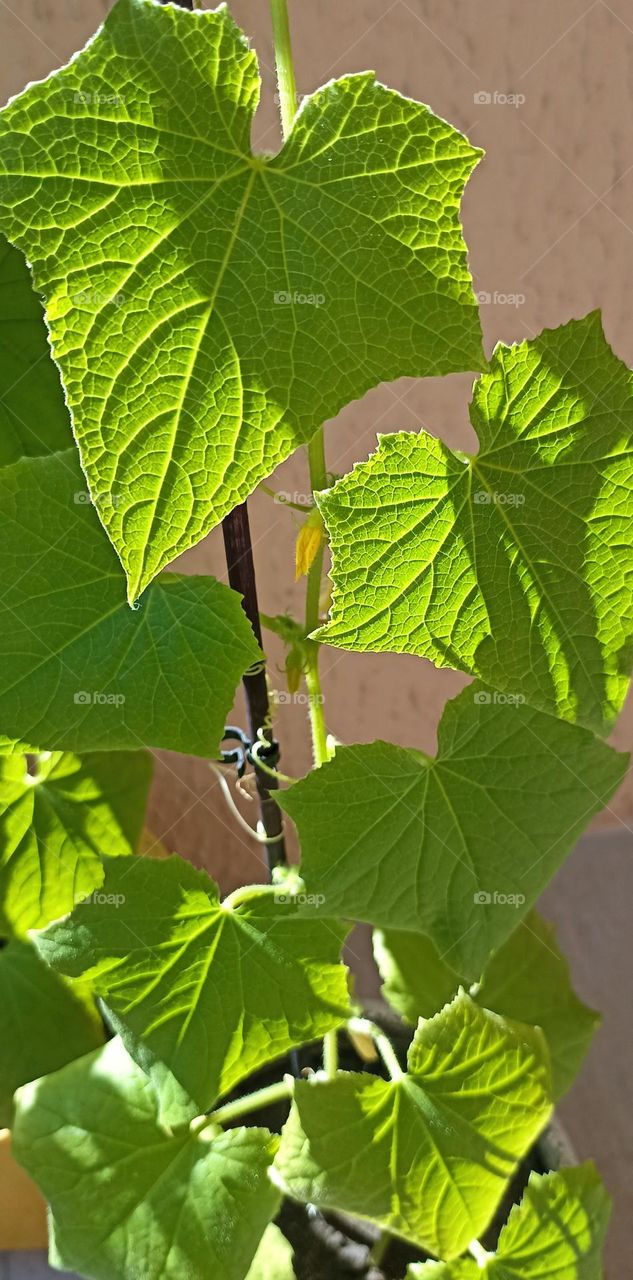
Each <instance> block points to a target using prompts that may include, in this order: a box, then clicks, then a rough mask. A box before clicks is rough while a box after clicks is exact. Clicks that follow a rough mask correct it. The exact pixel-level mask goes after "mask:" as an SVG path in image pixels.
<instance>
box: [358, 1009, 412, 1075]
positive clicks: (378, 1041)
mask: <svg viewBox="0 0 633 1280" xmlns="http://www.w3.org/2000/svg"><path fill="white" fill-rule="evenodd" d="M348 1026H349V1029H350V1031H357V1032H359V1034H360V1035H366V1036H371V1038H372V1040H373V1041H374V1044H375V1046H376V1048H377V1050H378V1052H379V1054H380V1056H381V1058H382V1060H383V1062H384V1064H385V1067H386V1068H387V1072H388V1074H389V1077H390V1079H391V1080H401V1079H402V1077H403V1075H404V1072H403V1070H402V1067H401V1066H400V1063H399V1062H398V1059H397V1057H396V1051H395V1049H394V1047H393V1045H392V1043H391V1040H390V1039H389V1037H388V1036H387V1035H385V1032H384V1031H382V1030H381V1028H380V1027H378V1026H377V1025H376V1023H375V1022H370V1021H369V1019H368V1018H350V1020H349V1023H348Z"/></svg>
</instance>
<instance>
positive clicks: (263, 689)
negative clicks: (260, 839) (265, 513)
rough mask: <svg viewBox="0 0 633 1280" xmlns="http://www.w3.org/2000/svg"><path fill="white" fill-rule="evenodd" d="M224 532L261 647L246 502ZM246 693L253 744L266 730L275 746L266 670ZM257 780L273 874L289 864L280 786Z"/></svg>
mask: <svg viewBox="0 0 633 1280" xmlns="http://www.w3.org/2000/svg"><path fill="white" fill-rule="evenodd" d="M222 532H223V534H224V547H225V551H226V564H227V569H228V574H229V584H230V585H231V586H232V587H233V590H234V591H239V593H240V595H241V596H242V604H243V607H244V612H245V614H246V617H247V618H248V620H249V622H250V624H251V626H252V628H253V631H254V632H255V638H256V640H257V643H258V644H259V645H260V646H261V645H262V632H261V627H260V623H259V607H258V604H257V586H256V583H255V565H254V563H253V547H252V544H251V530H250V525H249V520H248V508H247V505H246V503H245V502H243V503H242V504H241V506H239V507H236V508H235V510H234V511H232V512H231V514H230V515H228V516H225V517H224V520H223V521H222ZM244 693H245V694H246V705H247V708H248V721H249V732H250V738H251V742H256V741H257V737H258V734H259V731H260V730H262V732H263V736H264V737H265V738H266V740H267V742H272V733H271V728H270V704H269V701H268V686H267V684H266V672H265V670H263V669H262V670H261V671H258V672H257V673H256V674H254V675H245V676H244ZM255 778H256V780H257V793H258V795H259V806H260V810H261V815H262V824H263V827H264V830H265V832H266V835H267V836H268V837H269V838H270V837H271V836H272V837H278V839H276V840H275V842H274V844H269V845H267V846H266V849H267V853H268V865H269V867H270V869H271V870H272V868H273V867H275V866H279V864H282V863H285V861H286V850H285V845H284V837H283V828H282V820H281V812H280V810H279V809H278V807H277V805H276V804H275V801H274V800H273V799H272V797H271V795H270V792H271V791H272V790H274V789H275V787H276V785H277V784H276V782H275V780H274V779H273V778H271V776H270V774H266V773H263V772H262V770H260V769H258V768H257V767H256V766H255Z"/></svg>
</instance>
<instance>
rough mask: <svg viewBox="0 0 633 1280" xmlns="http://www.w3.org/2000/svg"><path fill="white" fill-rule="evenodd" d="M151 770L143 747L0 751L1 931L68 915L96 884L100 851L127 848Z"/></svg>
mask: <svg viewBox="0 0 633 1280" xmlns="http://www.w3.org/2000/svg"><path fill="white" fill-rule="evenodd" d="M151 776H152V762H151V758H150V757H149V756H148V755H146V754H145V753H144V752H142V751H133V752H125V753H123V752H116V751H113V752H105V753H103V754H99V753H94V754H92V755H86V756H84V757H83V758H81V759H79V758H78V757H77V756H73V755H62V754H60V753H55V754H45V755H44V756H40V757H39V758H38V760H37V766H36V769H35V771H34V773H29V772H28V769H27V760H26V758H25V757H24V756H20V755H11V756H6V757H5V758H4V759H2V758H0V932H6V933H9V934H12V933H15V934H25V933H26V932H27V931H28V930H29V929H41V928H42V927H43V926H44V925H46V924H48V923H49V922H50V921H51V920H55V919H57V918H58V917H59V916H63V915H67V913H68V912H69V911H72V909H73V907H74V906H75V905H76V904H77V903H78V902H80V901H81V900H82V899H84V898H85V897H86V896H87V895H89V894H90V893H92V891H93V890H94V889H97V888H98V886H99V885H100V884H101V883H102V880H103V863H102V862H101V857H100V855H101V854H106V855H109V856H112V857H114V856H118V855H124V854H131V853H134V852H135V850H136V847H137V844H138V840H139V837H140V834H141V830H142V827H143V819H144V815H145V806H146V803H147V793H148V789H149V784H150V781H151Z"/></svg>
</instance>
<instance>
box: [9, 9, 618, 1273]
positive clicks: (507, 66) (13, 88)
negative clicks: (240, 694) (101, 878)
mask: <svg viewBox="0 0 633 1280" xmlns="http://www.w3.org/2000/svg"><path fill="white" fill-rule="evenodd" d="M109 7H110V3H109V0H10V3H9V2H8V0H0V18H1V20H2V49H3V54H4V60H3V67H2V71H1V73H0V96H1V97H2V99H3V100H4V98H5V97H7V96H8V95H9V94H11V93H15V92H17V91H18V90H19V89H20V88H21V87H22V86H23V85H24V83H25V82H26V81H28V80H34V79H38V78H40V77H42V76H43V75H45V74H47V73H48V72H49V71H50V70H51V69H52V68H53V67H55V66H58V65H59V64H60V63H62V62H64V61H65V60H66V59H67V57H68V56H69V54H70V53H71V52H72V51H74V50H75V49H76V48H78V47H79V46H80V45H81V44H82V43H83V42H84V40H85V39H86V38H87V37H88V36H89V35H90V34H91V33H92V32H93V31H94V29H95V27H96V26H97V24H98V22H99V21H100V20H101V18H102V17H103V16H104V14H105V12H107V10H108V9H109ZM231 7H232V11H233V13H234V15H235V17H236V18H237V20H238V21H239V22H240V23H241V25H242V26H243V27H244V28H245V30H246V31H247V32H248V33H249V34H250V35H251V36H252V37H253V39H254V41H255V43H256V47H257V49H258V52H259V54H260V58H261V62H262V75H263V98H262V106H261V108H260V112H259V115H258V119H257V126H256V142H257V144H258V145H259V146H260V147H262V148H264V149H269V150H272V149H274V148H275V147H276V146H277V145H278V140H279V129H278V122H277V113H276V107H275V104H274V99H273V95H274V92H275V83H274V73H273V56H272V50H271V45H270V39H269V29H268V6H267V5H266V4H265V3H264V0H257V3H254V2H253V0H250V2H249V0H233V2H232V5H231ZM291 9H292V10H293V12H294V39H295V53H296V63H297V80H298V86H299V91H300V92H301V93H308V92H310V91H311V90H313V89H314V88H316V87H317V86H318V85H320V84H322V83H323V82H324V81H325V80H328V79H329V78H331V77H332V76H336V75H339V74H342V73H343V72H346V71H361V70H365V69H367V68H368V67H371V68H373V69H375V70H376V72H377V75H378V77H379V79H380V80H382V81H384V82H385V83H387V84H389V85H391V86H393V87H394V88H396V89H399V90H400V91H401V92H403V93H406V94H410V95H411V96H413V97H416V98H419V99H421V100H423V101H425V102H428V103H430V105H431V106H432V107H433V109H434V110H435V111H436V112H437V113H439V114H440V115H442V116H444V117H446V118H447V119H448V120H450V121H451V122H452V123H454V124H455V125H457V126H458V127H460V128H462V129H463V130H465V131H466V132H467V133H468V135H469V137H470V138H471V139H472V141H473V142H475V143H477V144H478V145H480V146H482V147H484V148H485V150H486V152H487V158H486V159H485V160H484V162H483V163H482V164H481V165H480V166H479V168H478V170H477V171H476V173H475V175H474V177H473V178H472V180H471V182H470V184H469V187H468V190H467V193H466V199H465V204H464V221H465V230H466V237H467V240H468V243H469V245H470V250H471V265H472V270H473V273H474V277H475V285H476V288H477V289H479V290H484V291H486V292H487V293H488V294H490V295H492V296H493V297H494V295H495V294H496V295H497V296H499V295H501V297H503V296H507V295H509V294H512V295H521V297H522V299H523V301H522V302H521V304H520V305H511V304H509V303H507V302H503V301H497V302H491V303H490V304H488V305H485V306H483V308H482V319H483V325H484V331H485V335H486V340H487V343H488V346H489V348H491V347H492V346H493V345H494V343H495V342H496V341H498V340H499V339H502V340H504V341H506V342H510V341H515V340H518V339H522V338H524V337H527V336H530V335H533V334H535V333H536V332H538V331H539V330H540V329H541V328H543V327H546V326H554V325H556V324H559V323H561V322H563V321H565V320H567V319H569V318H570V317H572V316H582V315H584V314H585V313H586V312H587V311H588V310H590V309H591V308H593V307H598V306H599V307H601V308H602V310H603V313H604V323H605V329H606V333H607V336H608V338H609V340H610V341H611V343H612V345H613V347H614V349H615V351H616V352H617V353H618V354H619V355H620V356H621V357H622V358H623V359H624V360H626V361H627V362H628V363H629V364H633V329H632V328H631V325H630V323H629V317H628V307H629V297H630V281H631V278H632V277H633V216H632V215H631V214H630V209H631V203H632V197H633V137H632V134H631V124H630V121H631V106H632V99H633V84H632V69H633V15H632V14H631V10H630V5H629V4H628V3H626V0H612V2H611V3H605V2H604V0H594V2H593V3H590V4H585V3H580V2H579V0H558V3H557V4H555V5H553V4H551V3H550V2H549V0H533V2H532V3H531V4H529V5H524V4H520V3H518V0H452V2H451V3H450V4H447V3H446V0H393V3H392V4H387V3H384V0H356V2H355V3H354V4H351V5H344V4H342V3H341V0H312V3H310V4H307V3H303V4H302V3H301V0H294V3H293V4H291ZM495 92H496V93H497V94H501V95H505V94H515V95H521V96H522V98H523V99H524V101H522V102H521V105H520V106H518V107H514V106H509V105H502V104H497V105H494V104H488V103H482V102H478V101H477V95H478V94H481V93H484V94H492V95H494V94H495ZM470 382H471V379H470V377H469V376H463V375H459V376H453V377H451V378H447V379H444V380H443V381H442V382H441V383H440V382H435V381H433V380H429V381H426V382H417V383H414V382H412V381H408V380H400V381H399V382H397V383H394V384H392V385H389V386H383V387H381V388H379V389H377V390H375V391H373V392H371V393H370V394H369V395H367V396H366V397H365V398H364V400H363V401H361V402H359V403H357V404H354V405H351V406H350V407H348V409H347V410H346V411H345V412H344V413H342V414H341V415H340V416H339V418H338V419H337V421H336V422H335V423H332V424H331V425H330V426H329V427H328V431H327V454H328V465H329V467H330V469H331V470H333V471H339V472H343V471H345V470H347V469H349V467H350V466H351V465H352V463H353V462H354V461H355V460H358V459H360V458H363V457H366V456H367V454H368V453H369V452H370V451H371V450H372V448H373V445H374V441H375V433H376V431H377V430H380V431H383V432H388V431H393V430H400V429H403V428H404V429H407V428H408V429H416V428H418V427H420V426H426V427H428V428H429V429H430V430H432V431H434V432H435V433H437V434H439V435H441V436H442V438H443V439H445V441H446V442H447V443H448V444H450V445H454V446H458V447H462V448H468V447H472V444H473V436H472V432H471V428H470V426H469V423H468V412H467V404H468V399H469V390H470ZM275 483H276V487H277V488H278V489H283V490H286V491H295V492H303V491H305V490H306V488H307V479H306V468H305V465H304V460H303V458H302V457H297V458H296V459H294V460H293V461H292V462H290V463H288V464H286V465H285V466H284V467H283V468H281V469H280V472H279V473H278V475H277V476H276V479H275ZM251 508H252V510H251V520H252V524H253V534H254V541H255V555H256V561H257V571H258V579H259V584H260V603H261V607H262V608H263V609H264V610H265V611H266V612H268V613H274V612H279V611H282V610H284V609H286V608H292V607H293V605H294V606H296V608H297V609H299V607H300V604H299V601H300V598H301V593H300V592H298V591H297V590H295V588H294V587H292V586H291V585H289V584H291V582H292V576H293V575H292V562H293V544H294V536H295V528H294V526H293V519H292V516H291V515H290V514H289V513H288V512H286V511H284V510H282V509H280V507H278V506H275V505H273V503H272V502H271V501H270V499H269V498H267V497H265V496H263V495H257V496H256V497H255V498H254V499H253V500H252V503H251ZM182 567H183V568H184V569H185V570H188V571H196V572H200V571H204V572H214V573H216V575H217V576H218V577H221V578H224V577H225V574H224V567H223V556H222V541H221V537H220V536H219V534H218V533H217V532H216V533H215V534H212V535H211V536H210V537H209V538H208V539H207V540H206V541H205V542H204V543H203V544H201V545H200V546H199V547H198V548H196V549H195V550H194V551H193V552H190V553H189V554H188V555H187V556H186V557H184V560H183V565H182ZM277 657H279V655H277ZM323 672H324V684H325V691H326V694H327V700H328V723H329V727H330V729H331V730H332V732H334V733H335V734H336V735H337V736H338V737H340V738H341V739H343V740H347V741H363V740H370V739H372V738H375V737H381V736H384V737H387V738H390V739H392V740H394V741H397V742H401V743H403V744H405V745H417V746H419V747H421V748H422V749H423V750H426V751H433V749H434V744H435V729H436V725H437V721H438V718H439V716H440V713H441V710H442V707H443V705H444V703H445V701H446V699H447V697H450V696H451V695H452V694H454V693H455V692H457V691H458V689H459V688H461V686H462V684H463V683H464V680H463V678H462V677H460V676H458V675H455V674H453V673H451V672H446V671H444V672H438V671H435V670H434V669H433V668H432V667H431V666H430V665H429V664H428V663H426V662H424V661H421V660H417V659H413V658H404V657H389V656H380V657H372V656H371V655H367V656H361V657H352V656H350V655H346V654H342V653H337V652H336V651H334V650H332V651H327V650H325V651H324V659H323ZM279 684H280V687H282V688H283V683H282V679H281V677H279ZM235 715H236V716H240V715H241V709H240V708H237V709H236V711H235ZM277 727H278V733H279V736H280V738H281V741H282V744H283V749H284V763H285V765H286V768H287V769H288V770H289V771H290V772H292V773H298V772H300V771H302V770H303V769H305V768H306V767H307V766H308V764H309V753H308V746H307V737H306V726H305V723H304V711H303V708H302V707H301V706H297V705H293V706H288V705H283V706H281V707H280V708H279V715H278V722H277ZM632 740H633V706H629V708H628V709H627V711H626V712H625V714H624V715H623V717H622V719H621V722H620V724H619V726H618V729H617V731H616V733H615V735H614V742H615V743H616V745H618V746H621V747H624V748H627V747H630V746H631V742H632ZM248 816H249V817H250V816H251V815H250V814H248ZM631 818H633V780H632V779H631V776H630V775H629V778H628V779H627V781H626V783H625V784H624V786H623V787H622V789H621V791H620V793H619V795H618V796H617V797H616V798H615V800H614V802H613V804H612V806H611V808H610V810H609V811H608V812H607V813H605V814H603V815H602V816H601V818H600V819H599V820H598V823H597V826H598V829H599V830H600V831H601V832H602V831H604V830H605V829H606V828H610V829H611V830H610V831H609V832H605V834H604V835H603V834H600V835H598V836H594V837H591V838H590V839H588V840H586V841H585V842H583V847H582V848H581V850H580V851H579V853H578V854H577V855H576V857H575V858H574V859H573V861H572V862H571V863H569V864H568V865H567V867H566V868H565V869H564V871H563V872H562V873H561V875H560V876H559V877H558V880H557V882H556V883H555V885H554V886H553V887H552V889H551V890H550V891H549V892H548V895H547V911H548V914H549V915H550V916H551V917H552V918H554V919H556V920H557V921H558V924H559V932H560V937H561V941H562V942H563V945H564V946H565V948H566V951H567V954H568V955H569V956H570V958H571V960H572V965H573V969H574V976H575V980H576V984H577V986H578V988H579V990H580V991H581V993H582V994H583V995H584V996H585V998H586V999H588V1000H589V1001H590V1002H592V1003H593V1004H595V1005H597V1006H598V1007H599V1008H600V1009H602V1010H603V1011H604V1012H605V1027H604V1030H603V1032H602V1034H601V1036H600V1037H599V1039H598V1042H597V1044H596V1047H595V1049H594V1050H593V1052H592V1055H591V1058H590V1061H589V1062H588V1064H587V1067H586V1069H585V1071H584V1073H583V1075H582V1078H581V1080H580V1081H579V1082H578V1085H577V1086H576V1089H575V1091H574V1093H573V1096H572V1098H570V1099H569V1100H567V1101H566V1103H565V1104H564V1106H563V1108H562V1110H563V1115H564V1118H565V1121H566V1123H567V1125H568V1127H569V1129H570V1131H571V1134H572V1137H573V1139H574V1141H575V1143H576V1145H577V1148H578V1150H579V1152H580V1154H581V1155H583V1156H584V1155H589V1154H592V1155H594V1156H595V1158H596V1160H597V1161H598V1162H599V1164H600V1167H601V1169H602V1171H603V1173H604V1174H605V1176H606V1178H607V1181H608V1183H609V1185H610V1187H611V1190H612V1191H613V1192H614V1194H615V1195H616V1197H617V1201H618V1208H617V1213H616V1219H615V1223H614V1226H613V1229H612V1232H611V1237H610V1250H609V1277H610V1280H621V1277H622V1276H623V1275H624V1274H628V1264H625V1262H624V1257H625V1249H626V1256H627V1260H628V1248H627V1241H626V1231H627V1226H628V1219H629V1218H630V1214H631V1211H633V1191H632V1189H631V1181H632V1180H631V1176H630V1168H631V1154H632V1150H631V1149H632V1147H633V1120H631V1114H630V1113H631V1090H630V1072H629V1061H630V1058H631V1039H632V1033H631V1020H630V1015H629V1012H628V1008H627V1007H626V1006H628V1005H629V1003H630V998H629V992H630V990H631V986H632V981H631V980H632V979H633V960H632V958H631V955H630V948H629V946H628V932H629V929H630V909H629V907H628V903H629V902H630V901H631V898H632V894H631V890H632V889H633V871H632V860H631V853H632V852H633V839H632V838H631V831H630V829H629V825H628V824H629V821H630V820H631ZM152 825H153V829H154V830H155V831H156V833H157V834H159V835H160V836H161V837H162V838H163V840H164V841H165V843H166V844H167V845H168V847H169V848H172V849H177V850H178V851H179V852H181V853H182V854H184V855H187V856H188V857H190V858H192V860H194V861H195V862H197V863H198V864H200V865H205V866H207V867H208V868H209V869H210V870H212V871H213V873H214V874H215V875H216V876H217V877H218V878H219V879H220V881H221V883H222V885H223V887H225V888H227V889H228V888H230V887H232V886H234V885H235V884H236V883H238V882H240V881H243V880H244V878H246V877H256V876H258V875H259V874H260V873H261V871H262V866H261V859H260V856H259V852H258V850H257V848H255V851H253V849H252V848H251V847H250V845H249V844H248V841H247V838H246V837H245V838H242V837H241V836H240V835H239V834H238V832H236V830H235V824H234V823H233V821H232V819H231V816H230V815H229V813H228V812H227V810H226V808H225V806H224V803H223V801H222V799H221V796H220V794H219V791H218V787H217V783H216V782H215V779H214V777H213V775H212V774H211V773H210V771H209V770H208V768H207V767H206V766H205V765H204V764H203V763H201V762H200V761H193V760H186V759H182V758H177V757H173V756H167V755H163V756H162V757H161V759H160V761H159V762H158V765H157V775H156V784H155V788H154V797H153V806H152ZM613 828H616V829H617V830H613ZM359 949H360V950H363V943H362V940H361V941H360V942H359ZM371 980H372V975H371V973H370V970H369V968H368V967H367V970H366V979H365V981H366V984H370V983H371ZM623 996H624V1000H622V997H623ZM623 1003H624V1005H625V1007H624V1009H622V1007H621V1006H622V1004H623Z"/></svg>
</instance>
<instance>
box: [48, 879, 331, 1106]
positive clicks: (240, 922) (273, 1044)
mask: <svg viewBox="0 0 633 1280" xmlns="http://www.w3.org/2000/svg"><path fill="white" fill-rule="evenodd" d="M276 897H278V898H279V899H280V900H278V901H276ZM346 932H347V930H346V929H345V928H343V927H342V926H340V925H335V924H333V923H332V922H331V921H316V920H315V921H305V920H304V919H302V917H301V914H300V911H299V908H298V907H297V906H296V905H295V904H294V903H293V902H292V900H291V899H290V898H289V897H287V896H286V895H285V894H281V895H277V894H276V891H275V889H274V888H272V887H271V888H269V887H265V886H252V887H250V888H248V889H240V890H239V891H238V892H237V893H236V894H233V895H232V896H231V897H230V898H227V899H225V901H224V902H220V900H219V898H218V893H217V888H216V886H215V884H214V883H213V881H212V880H210V879H209V877H208V876H207V874H206V873H205V872H204V871H197V870H196V869H195V868H194V867H192V866H191V865H190V864H189V863H186V862H184V861H183V859H182V858H178V857H172V858H168V859H167V860H165V861H161V862H157V861H154V860H153V859H151V858H114V859H112V860H109V861H108V862H107V864H106V874H105V878H104V883H103V889H102V892H101V894H100V895H99V898H98V899H97V900H96V901H94V902H93V903H91V904H90V906H82V907H78V908H77V909H76V910H75V911H74V912H73V913H72V915H71V916H69V917H68V919H67V920H64V921H61V922H60V923H59V924H54V925H51V927H50V928H49V929H47V930H46V931H45V932H44V933H40V934H38V935H37V937H36V945H37V947H38V949H39V951H40V954H41V955H42V956H43V958H44V959H45V960H46V962H47V963H48V964H50V965H51V966H52V967H53V968H55V969H57V970H58V971H59V972H60V973H64V974H68V975H69V976H71V977H78V976H80V975H84V976H86V977H89V978H90V981H91V983H92V985H93V987H94V990H95V991H96V992H97V993H98V994H99V995H101V996H102V997H103V1000H104V1004H105V1007H106V1009H107V1010H108V1011H109V1012H110V1014H111V1015H112V1016H113V1018H114V1020H115V1023H116V1028H117V1030H119V1031H121V1032H122V1033H123V1034H124V1035H125V1037H126V1038H125V1043H126V1045H127V1046H128V1048H129V1051H130V1052H131V1053H132V1054H133V1055H134V1056H136V1057H137V1058H138V1061H139V1062H140V1063H141V1065H142V1066H143V1067H144V1068H145V1069H146V1070H148V1071H151V1072H152V1073H153V1075H154V1077H155V1079H156V1082H157V1086H158V1087H159V1088H162V1080H163V1078H164V1069H165V1067H166V1068H167V1070H168V1072H169V1073H171V1074H173V1076H174V1077H175V1078H176V1081H177V1082H178V1084H179V1085H180V1086H181V1088H182V1089H183V1090H184V1092H185V1094H186V1095H188V1096H189V1097H191V1098H193V1099H194V1101H195V1103H196V1104H197V1107H198V1108H199V1109H207V1108H209V1107H210V1106H211V1104H212V1103H213V1102H214V1100H215V1099H216V1097H217V1096H218V1094H221V1093H226V1092H227V1091H228V1090H229V1089H231V1088H232V1087H233V1085H234V1084H236V1083H237V1081H238V1080H243V1079H244V1078H245V1077H246V1076H248V1075H249V1074H250V1073H251V1072H252V1071H254V1070H255V1069H256V1068H257V1067H259V1066H261V1065H262V1064H263V1063H265V1062H270V1061H271V1060H272V1059H273V1058H276V1057H278V1056H281V1055H282V1054H284V1053H285V1052H287V1050H288V1049H290V1048H291V1047H292V1046H293V1045H296V1044H301V1043H302V1042H305V1041H308V1040H315V1039H317V1038H318V1037H319V1036H322V1035H324V1034H325V1032H326V1031H329V1030H331V1029H332V1028H334V1027H337V1026H340V1024H341V1023H342V1022H344V1021H345V1019H346V1018H347V1017H349V1015H350V1008H349V1001H348V996H347V983H346V975H347V970H346V969H345V967H344V966H343V965H342V964H340V963H339V954H340V949H341V946H342V943H343V940H344V937H345V934H346ZM167 1088H168V1089H169V1088H171V1083H170V1081H169V1080H168V1082H167Z"/></svg>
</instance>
